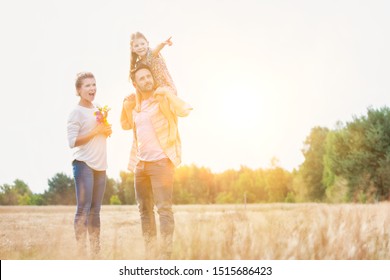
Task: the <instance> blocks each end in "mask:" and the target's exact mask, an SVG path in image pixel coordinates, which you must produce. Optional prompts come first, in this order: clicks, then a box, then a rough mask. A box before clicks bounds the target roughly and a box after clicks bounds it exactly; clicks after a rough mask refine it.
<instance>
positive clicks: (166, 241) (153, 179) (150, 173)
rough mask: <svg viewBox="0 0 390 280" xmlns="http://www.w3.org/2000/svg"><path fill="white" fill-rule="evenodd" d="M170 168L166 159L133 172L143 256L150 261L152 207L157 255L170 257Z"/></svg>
mask: <svg viewBox="0 0 390 280" xmlns="http://www.w3.org/2000/svg"><path fill="white" fill-rule="evenodd" d="M173 175H174V165H173V163H172V162H171V161H170V159H168V158H164V159H161V160H159V161H156V162H145V161H140V162H139V163H138V164H137V166H136V168H135V180H134V185H135V193H136V198H137V202H138V209H139V213H140V216H141V225H142V234H143V236H144V240H145V249H146V254H147V256H148V255H149V256H150V257H154V256H153V254H154V253H155V252H153V251H154V250H155V248H154V246H155V242H156V237H157V231H156V220H155V215H154V205H156V207H157V213H158V215H159V219H160V233H161V238H162V242H161V254H162V255H164V256H165V257H169V256H170V254H171V253H172V239H173V231H174V227H175V221H174V217H173V211H172V193H173Z"/></svg>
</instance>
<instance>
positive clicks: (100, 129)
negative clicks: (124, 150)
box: [91, 123, 112, 137]
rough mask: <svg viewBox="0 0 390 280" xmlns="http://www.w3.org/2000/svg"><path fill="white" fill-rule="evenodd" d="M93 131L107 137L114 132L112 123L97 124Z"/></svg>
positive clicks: (94, 133)
mask: <svg viewBox="0 0 390 280" xmlns="http://www.w3.org/2000/svg"><path fill="white" fill-rule="evenodd" d="M91 133H92V134H93V135H95V136H96V135H99V134H103V135H105V136H106V137H110V136H111V134H112V129H111V125H106V124H103V123H100V124H98V125H97V126H95V128H94V129H93V130H92V132H91Z"/></svg>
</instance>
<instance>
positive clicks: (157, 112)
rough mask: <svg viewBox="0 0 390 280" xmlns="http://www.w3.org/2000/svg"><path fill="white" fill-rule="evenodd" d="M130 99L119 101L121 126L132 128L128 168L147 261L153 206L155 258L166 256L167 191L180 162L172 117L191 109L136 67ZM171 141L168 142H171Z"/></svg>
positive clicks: (169, 233) (151, 253) (169, 232)
mask: <svg viewBox="0 0 390 280" xmlns="http://www.w3.org/2000/svg"><path fill="white" fill-rule="evenodd" d="M132 81H133V85H134V87H135V89H136V94H132V95H130V96H128V97H126V98H125V100H124V102H123V107H122V113H121V125H122V128H123V129H125V130H129V129H133V135H134V137H133V146H132V151H131V155H130V161H129V166H128V169H129V170H130V171H132V172H134V176H135V179H134V187H135V193H136V198H137V202H138V209H139V212H140V217H141V224H142V234H143V236H144V241H145V251H146V257H147V258H155V257H156V256H157V255H156V253H157V252H156V249H157V247H156V244H157V243H156V242H157V238H156V237H157V230H156V221H155V215H154V205H156V207H157V212H158V215H159V219H160V233H161V238H162V240H161V244H160V245H161V246H160V258H161V259H169V258H170V257H171V254H172V240H173V232H174V225H175V222H174V217H173V211H172V192H173V175H174V168H175V166H178V165H179V164H180V162H181V142H180V136H179V133H178V128H177V117H185V116H187V115H188V114H189V113H190V111H191V110H192V108H191V107H190V106H189V105H188V104H187V103H185V102H184V101H182V100H181V99H180V98H178V97H177V96H176V95H175V94H174V93H173V92H172V90H171V89H170V88H169V87H157V88H156V87H155V82H154V79H153V76H152V73H151V71H150V69H149V67H148V66H147V65H145V64H139V65H138V66H137V68H136V69H135V70H134V72H133V73H132ZM172 136H174V141H172Z"/></svg>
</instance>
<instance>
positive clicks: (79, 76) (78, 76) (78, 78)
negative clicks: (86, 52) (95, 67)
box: [75, 72, 95, 96]
mask: <svg viewBox="0 0 390 280" xmlns="http://www.w3.org/2000/svg"><path fill="white" fill-rule="evenodd" d="M88 78H92V79H95V76H94V75H93V74H92V73H91V72H79V73H77V74H76V80H75V87H76V94H77V96H79V93H78V89H80V87H81V86H82V84H83V81H84V80H85V79H88Z"/></svg>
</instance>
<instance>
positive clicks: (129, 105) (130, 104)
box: [123, 93, 135, 111]
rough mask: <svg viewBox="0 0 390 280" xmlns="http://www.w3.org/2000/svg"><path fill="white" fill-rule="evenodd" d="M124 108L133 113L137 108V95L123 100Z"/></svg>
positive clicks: (133, 94)
mask: <svg viewBox="0 0 390 280" xmlns="http://www.w3.org/2000/svg"><path fill="white" fill-rule="evenodd" d="M123 107H124V108H125V109H126V110H129V111H132V110H133V109H134V108H135V93H132V94H130V95H129V96H126V97H125V99H124V100H123Z"/></svg>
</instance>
